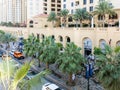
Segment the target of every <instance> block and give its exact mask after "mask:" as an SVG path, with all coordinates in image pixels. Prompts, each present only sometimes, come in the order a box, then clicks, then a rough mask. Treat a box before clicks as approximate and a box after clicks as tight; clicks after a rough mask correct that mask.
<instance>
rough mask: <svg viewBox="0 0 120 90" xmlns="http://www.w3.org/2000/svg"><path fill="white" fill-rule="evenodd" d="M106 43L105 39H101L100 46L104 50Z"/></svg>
mask: <svg viewBox="0 0 120 90" xmlns="http://www.w3.org/2000/svg"><path fill="white" fill-rule="evenodd" d="M105 45H106V41H105V40H104V39H101V40H100V41H99V46H100V48H101V49H102V51H104V49H105Z"/></svg>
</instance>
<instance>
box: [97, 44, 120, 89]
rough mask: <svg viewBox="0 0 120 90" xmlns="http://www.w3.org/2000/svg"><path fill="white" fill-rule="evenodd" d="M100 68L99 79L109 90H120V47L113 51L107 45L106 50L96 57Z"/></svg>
mask: <svg viewBox="0 0 120 90" xmlns="http://www.w3.org/2000/svg"><path fill="white" fill-rule="evenodd" d="M96 59H97V60H96V63H97V66H98V67H99V71H98V72H97V78H98V79H99V80H100V81H101V83H102V85H103V86H104V87H105V88H106V89H107V90H119V89H120V85H119V83H120V65H119V64H120V47H119V48H115V49H112V48H111V47H110V46H108V45H106V46H105V50H104V51H101V52H100V53H99V54H97V55H96Z"/></svg>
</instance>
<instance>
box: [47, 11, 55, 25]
mask: <svg viewBox="0 0 120 90" xmlns="http://www.w3.org/2000/svg"><path fill="white" fill-rule="evenodd" d="M56 20H57V17H56V14H55V12H51V13H50V14H49V16H48V21H49V22H52V25H53V27H54V26H55V25H54V22H55V21H56Z"/></svg>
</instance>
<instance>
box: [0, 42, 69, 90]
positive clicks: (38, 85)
mask: <svg viewBox="0 0 120 90" xmlns="http://www.w3.org/2000/svg"><path fill="white" fill-rule="evenodd" d="M10 47H12V44H10ZM0 50H3V51H5V46H4V47H3V48H2V49H0ZM10 50H12V49H10ZM9 55H10V54H9ZM10 56H11V57H12V59H13V60H15V61H16V62H17V63H19V64H21V65H22V63H21V62H20V61H21V60H18V59H16V58H14V57H13V56H12V55H10ZM0 60H1V58H0ZM26 60H28V58H25V59H23V60H22V61H26ZM45 83H53V82H52V81H51V80H47V79H46V78H42V79H41V83H38V84H37V85H36V87H32V89H31V90H42V86H43V85H44V84H45ZM56 85H57V84H56ZM58 86H59V87H60V88H62V89H64V90H67V89H65V88H63V87H62V86H61V85H58Z"/></svg>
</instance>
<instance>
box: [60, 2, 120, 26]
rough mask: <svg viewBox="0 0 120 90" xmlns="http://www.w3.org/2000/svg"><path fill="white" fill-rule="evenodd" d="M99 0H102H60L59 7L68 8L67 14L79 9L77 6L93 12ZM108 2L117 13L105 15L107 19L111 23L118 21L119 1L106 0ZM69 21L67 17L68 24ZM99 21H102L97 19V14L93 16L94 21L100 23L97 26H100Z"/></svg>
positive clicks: (119, 12)
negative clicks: (111, 15)
mask: <svg viewBox="0 0 120 90" xmlns="http://www.w3.org/2000/svg"><path fill="white" fill-rule="evenodd" d="M101 1H103V0H62V1H61V9H68V10H69V14H74V13H75V11H76V9H79V8H81V9H84V10H85V11H88V12H93V11H94V10H95V7H96V5H98V3H99V2H101ZM108 2H109V4H110V5H113V6H114V10H115V11H116V13H117V15H116V16H113V17H112V18H111V17H109V16H107V19H109V22H110V23H111V24H114V23H115V22H118V19H119V17H120V2H118V0H108ZM70 18H71V17H70ZM70 21H71V20H70ZM70 21H69V18H68V26H69V25H70V24H71V22H70ZM101 22H102V21H101V20H99V16H94V23H95V24H100V25H97V26H101V24H102V23H101ZM72 23H73V22H72ZM88 23H90V22H88ZM107 23H108V22H107ZM73 26H74V25H73Z"/></svg>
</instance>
